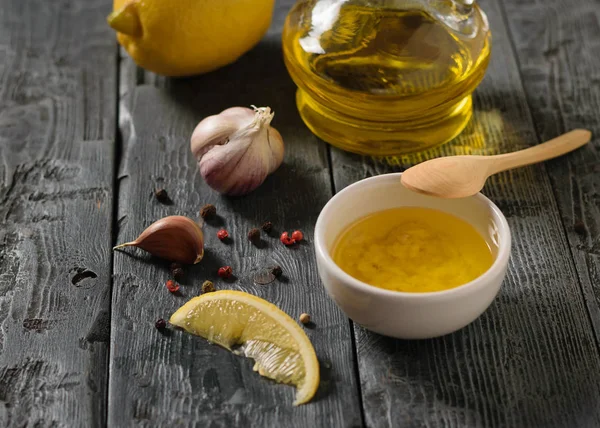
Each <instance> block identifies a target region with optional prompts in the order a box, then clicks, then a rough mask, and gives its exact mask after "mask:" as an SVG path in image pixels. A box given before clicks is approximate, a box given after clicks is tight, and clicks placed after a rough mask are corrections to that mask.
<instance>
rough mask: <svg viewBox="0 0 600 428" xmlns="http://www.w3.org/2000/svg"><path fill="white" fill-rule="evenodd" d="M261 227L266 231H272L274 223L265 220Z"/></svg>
mask: <svg viewBox="0 0 600 428" xmlns="http://www.w3.org/2000/svg"><path fill="white" fill-rule="evenodd" d="M261 229H262V230H264V231H265V233H271V231H272V230H273V223H271V222H270V221H265V222H264V223H263V225H262V226H261Z"/></svg>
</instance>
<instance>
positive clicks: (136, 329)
mask: <svg viewBox="0 0 600 428" xmlns="http://www.w3.org/2000/svg"><path fill="white" fill-rule="evenodd" d="M291 3H292V2H291V1H287V2H280V4H279V5H278V9H277V14H276V18H275V22H274V27H273V28H274V29H273V30H272V32H271V33H270V34H269V36H268V37H267V39H266V40H264V41H263V42H262V43H261V44H260V46H258V47H257V48H256V49H255V50H253V51H252V52H251V53H249V54H248V55H247V56H245V57H244V58H242V59H241V60H240V61H239V62H238V63H236V64H235V65H233V66H230V67H226V68H224V69H221V70H219V71H218V72H215V73H212V74H209V75H205V76H199V77H197V78H193V79H157V80H156V81H155V84H152V85H149V84H147V83H145V82H148V81H149V79H152V80H154V79H153V78H152V77H151V75H150V74H148V73H139V72H137V71H135V69H134V67H131V66H130V65H131V63H130V60H129V59H123V61H122V63H123V66H122V70H123V73H122V93H123V94H124V95H123V99H122V103H121V111H120V120H121V130H122V132H123V160H122V164H121V168H120V171H119V183H120V187H119V198H118V199H119V207H118V224H119V226H120V229H119V232H118V237H119V241H124V240H129V239H131V238H134V237H135V236H136V235H137V234H138V233H140V232H141V231H142V230H143V229H144V228H145V227H146V226H148V225H149V224H150V223H151V222H153V221H154V220H156V219H158V218H160V217H163V216H165V215H169V214H184V215H187V216H190V217H196V216H197V215H198V210H199V209H200V207H201V206H202V205H204V204H206V203H214V204H215V205H216V206H217V209H218V211H219V213H220V218H219V219H218V221H216V222H209V223H208V224H207V225H206V226H205V232H206V246H207V253H206V256H205V259H204V260H203V261H202V262H201V263H200V264H198V265H196V266H195V267H192V268H188V269H187V278H186V281H185V285H184V286H182V290H181V291H182V292H181V295H173V294H170V293H169V292H168V291H167V290H166V288H165V285H164V283H165V281H166V280H167V279H168V278H169V273H168V268H167V264H166V263H163V262H160V261H157V260H153V259H150V258H148V257H145V256H143V255H142V254H141V252H136V251H128V253H129V254H124V253H116V254H115V256H114V260H115V264H114V266H115V269H114V275H115V284H114V288H113V306H112V309H113V312H112V331H113V336H112V340H111V357H110V361H111V362H110V365H111V369H110V390H109V425H110V426H114V427H121V426H123V427H128V426H132V425H141V426H157V425H159V424H162V425H164V426H171V425H177V426H198V427H230V426H257V427H259V426H265V427H267V426H282V427H306V426H320V425H322V423H323V421H328V422H327V423H328V424H330V425H329V426H340V427H352V426H360V425H361V416H360V405H359V400H358V390H357V381H356V379H355V376H354V359H353V353H352V342H351V338H350V335H351V330H350V325H349V323H348V321H347V319H346V318H345V317H344V316H343V315H342V313H341V312H340V311H339V310H338V309H337V308H336V307H335V306H334V304H333V303H332V302H331V301H330V300H329V299H328V298H327V297H326V296H325V292H324V290H323V288H322V287H321V284H320V281H319V279H318V276H317V272H316V268H315V262H314V254H313V247H312V245H311V240H312V233H313V225H314V222H315V220H316V217H317V215H318V213H319V211H320V209H321V207H322V206H323V205H324V204H325V202H326V201H327V199H328V198H329V197H330V195H331V193H330V177H329V170H328V166H327V165H328V162H327V156H326V149H325V146H324V145H323V144H322V143H320V142H318V141H317V139H316V138H315V137H313V136H312V135H311V134H310V132H309V131H308V130H307V129H306V128H305V127H304V126H303V125H302V123H301V121H300V118H299V116H298V114H297V112H296V107H295V103H294V85H293V83H292V82H291V80H290V79H289V77H288V75H287V72H286V71H285V68H284V66H283V62H282V58H281V46H280V42H279V37H280V34H279V28H280V27H281V22H282V20H283V17H284V16H285V12H286V11H287V9H288V8H289V6H290V5H291ZM282 4H283V5H282ZM127 64H128V65H127ZM136 82H138V83H144V84H140V85H137V86H136ZM250 104H256V105H261V106H262V105H269V106H271V107H272V108H273V109H274V111H275V120H274V123H273V124H274V126H275V127H277V129H278V130H279V131H280V132H281V134H282V135H283V137H284V140H285V142H286V149H287V152H286V158H285V163H284V165H283V166H282V167H281V168H280V169H279V170H278V171H277V172H276V173H275V174H274V175H273V176H271V177H269V178H268V180H267V181H266V182H265V183H264V184H263V185H262V186H261V187H260V188H259V189H258V190H257V191H255V192H254V193H252V194H250V195H248V196H246V197H242V198H226V197H221V196H219V195H218V194H216V193H215V192H214V191H212V190H211V189H209V188H208V187H207V186H206V185H205V184H204V183H203V181H202V179H201V177H200V176H199V174H198V172H197V166H196V163H195V161H194V160H193V158H192V155H191V153H190V149H189V137H190V135H191V132H192V130H193V128H194V126H195V125H196V123H197V122H198V121H199V120H200V119H202V118H203V117H205V116H207V115H210V114H214V113H217V112H219V111H221V110H223V109H224V108H227V107H230V106H235V105H242V106H248V105H250ZM158 186H161V187H164V188H165V189H166V190H167V191H168V193H169V195H170V196H171V198H172V200H173V205H162V204H160V203H159V202H157V201H156V200H155V199H154V198H153V196H152V192H153V189H154V188H155V187H158ZM265 220H269V221H272V222H273V223H274V225H275V229H276V230H277V231H278V232H281V231H282V230H283V229H287V230H290V231H291V230H294V229H301V230H302V231H303V232H304V233H305V234H306V236H307V241H306V242H305V243H303V244H302V245H300V246H298V247H297V248H294V249H290V248H286V247H284V246H283V245H282V244H281V243H280V242H279V241H278V239H277V236H278V235H277V233H274V234H273V236H274V237H269V238H266V237H264V236H263V239H264V248H260V249H258V248H255V247H254V246H252V245H251V244H250V242H248V240H247V238H246V233H247V231H248V230H249V229H250V228H251V227H255V226H260V224H262V222H264V221H265ZM221 226H224V227H226V228H227V229H228V230H229V232H230V234H231V235H232V237H233V242H232V243H231V244H230V245H225V244H223V243H221V242H220V241H218V239H217V238H216V231H217V230H218V228H219V227H221ZM226 264H227V265H231V266H232V267H233V269H234V274H235V275H236V276H237V279H236V280H235V281H234V282H231V283H226V282H223V281H220V280H218V278H217V275H216V271H217V269H218V267H219V266H221V265H226ZM272 264H279V265H281V266H282V268H283V271H284V275H285V280H284V281H280V282H279V281H277V282H274V283H272V284H270V285H267V286H255V285H253V283H252V276H253V273H254V272H255V271H256V270H257V268H259V267H266V266H269V265H272ZM206 279H211V280H214V281H215V284H216V286H217V288H219V289H225V288H231V289H239V290H245V291H248V292H250V293H253V294H256V295H259V296H261V297H264V298H266V299H267V300H269V301H271V302H273V303H275V304H277V305H278V306H279V307H281V308H282V309H283V310H284V311H286V312H287V313H289V314H290V315H291V316H292V317H297V316H298V315H300V313H302V312H308V313H310V314H311V315H312V317H313V319H314V321H315V323H316V328H314V329H307V330H306V331H307V334H308V335H309V337H310V338H311V340H312V342H313V344H314V346H315V349H316V352H317V356H318V358H319V359H320V363H321V377H322V381H321V386H320V390H319V392H318V396H317V397H316V399H315V400H314V402H312V403H309V404H307V405H304V406H300V407H297V408H294V407H292V401H293V393H294V391H293V389H292V388H291V387H289V386H284V385H276V384H274V383H273V382H270V381H268V380H266V379H264V378H261V377H260V376H259V375H258V374H256V373H255V372H253V371H252V363H251V362H250V361H249V360H245V359H243V358H241V357H237V356H234V355H232V354H230V353H228V352H227V351H225V350H223V349H221V348H218V347H216V346H211V345H209V344H208V343H207V342H206V341H205V340H204V339H201V338H199V337H195V336H191V335H189V334H185V333H183V332H181V331H173V332H170V333H169V334H166V335H163V334H161V333H159V332H158V331H157V330H156V329H155V328H154V322H155V320H156V319H157V318H160V317H162V318H165V319H167V318H168V317H169V316H170V314H171V313H172V312H174V311H175V310H176V309H177V308H178V307H179V306H180V305H182V304H183V303H184V302H186V301H187V300H188V299H189V298H190V297H192V296H195V295H197V294H199V292H200V287H201V284H202V282H203V281H204V280H206Z"/></svg>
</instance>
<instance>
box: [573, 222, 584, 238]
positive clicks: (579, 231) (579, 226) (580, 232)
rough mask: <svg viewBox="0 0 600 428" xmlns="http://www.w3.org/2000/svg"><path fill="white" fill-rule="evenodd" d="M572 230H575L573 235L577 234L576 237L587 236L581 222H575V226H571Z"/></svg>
mask: <svg viewBox="0 0 600 428" xmlns="http://www.w3.org/2000/svg"><path fill="white" fill-rule="evenodd" d="M573 229H574V230H575V233H577V234H578V235H581V236H586V235H587V229H586V227H585V224H584V223H583V222H582V221H581V220H578V221H576V222H575V224H574V225H573Z"/></svg>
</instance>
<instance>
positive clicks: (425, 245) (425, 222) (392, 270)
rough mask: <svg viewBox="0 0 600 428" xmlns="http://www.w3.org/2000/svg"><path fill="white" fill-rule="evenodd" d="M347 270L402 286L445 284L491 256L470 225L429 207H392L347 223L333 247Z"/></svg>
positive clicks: (465, 277)
mask: <svg viewBox="0 0 600 428" xmlns="http://www.w3.org/2000/svg"><path fill="white" fill-rule="evenodd" d="M332 254H333V260H334V261H335V263H336V264H337V265H338V266H339V267H340V268H341V269H342V270H343V271H344V272H346V273H347V274H349V275H351V276H353V277H354V278H356V279H358V280H360V281H363V282H365V283H367V284H370V285H373V286H375V287H380V288H385V289H387V290H394V291H405V292H414V293H419V292H421V293H422V292H432V291H442V290H448V289H450V288H454V287H458V286H459V285H462V284H466V283H467V282H470V281H472V280H474V279H475V278H477V277H478V276H480V275H481V274H483V273H484V272H485V271H487V270H488V269H489V268H490V267H491V266H492V263H493V261H494V257H493V255H492V252H491V250H490V248H489V246H488V244H487V242H486V241H485V239H484V238H483V237H482V236H481V235H480V234H479V232H477V230H475V228H474V227H473V226H471V225H470V224H468V223H467V222H465V221H464V220H461V219H459V218H458V217H455V216H453V215H450V214H447V213H444V212H442V211H438V210H433V209H429V208H417V207H406V208H395V209H390V210H385V211H380V212H377V213H375V214H371V215H369V216H367V217H364V218H362V219H360V220H358V221H356V222H355V223H354V224H352V225H351V226H350V227H348V228H347V229H346V230H345V231H344V232H343V233H342V234H341V235H340V236H339V237H338V239H337V241H336V243H335V245H334V247H333V252H332Z"/></svg>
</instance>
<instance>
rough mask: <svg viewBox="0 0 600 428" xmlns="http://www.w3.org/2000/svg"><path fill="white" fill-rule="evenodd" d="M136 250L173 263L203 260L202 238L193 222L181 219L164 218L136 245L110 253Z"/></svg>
mask: <svg viewBox="0 0 600 428" xmlns="http://www.w3.org/2000/svg"><path fill="white" fill-rule="evenodd" d="M124 247H138V248H141V249H142V250H144V251H147V252H149V253H150V254H152V255H154V256H157V257H160V258H162V259H165V260H169V261H172V262H179V263H186V264H195V263H198V262H199V261H200V260H202V257H203V256H204V234H203V233H202V229H201V228H200V226H199V225H198V223H196V222H195V221H194V220H192V219H190V218H187V217H184V216H169V217H164V218H162V219H160V220H158V221H155V222H154V223H152V224H151V225H150V226H148V228H146V230H144V231H143V232H142V233H141V234H140V236H138V237H137V239H136V240H135V241H131V242H126V243H124V244H120V245H117V246H116V247H114V248H113V250H117V249H120V248H124Z"/></svg>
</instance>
